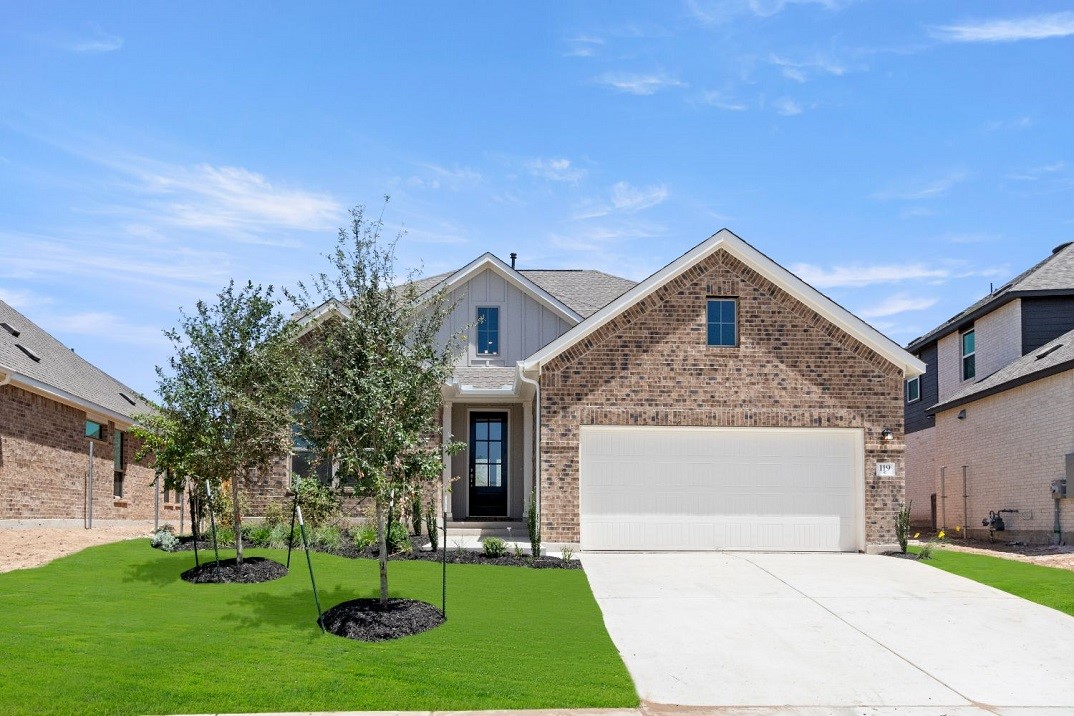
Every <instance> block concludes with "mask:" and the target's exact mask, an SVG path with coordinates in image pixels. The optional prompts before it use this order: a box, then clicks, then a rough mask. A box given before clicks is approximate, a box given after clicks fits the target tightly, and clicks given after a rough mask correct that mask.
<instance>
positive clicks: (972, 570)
mask: <svg viewBox="0 0 1074 716" xmlns="http://www.w3.org/2000/svg"><path fill="white" fill-rule="evenodd" d="M911 551H913V552H919V551H920V549H919V548H916V547H915V548H911ZM922 562H923V563H924V564H928V565H931V566H933V567H936V568H937V569H942V570H944V571H946V572H951V573H952V574H957V575H959V576H962V577H967V578H968V579H972V580H974V581H975V582H980V583H981V584H987V585H989V586H991V587H995V588H996V589H1002V590H1003V591H1004V592H1009V593H1010V594H1014V595H1016V596H1019V597H1022V598H1023V599H1028V600H1029V601H1031V602H1036V603H1037V604H1043V605H1044V606H1046V607H1052V608H1053V609H1058V610H1059V611H1061V612H1065V613H1066V614H1069V615H1071V616H1074V572H1072V571H1070V570H1069V569H1057V568H1055V567H1041V566H1039V565H1036V564H1029V563H1027V562H1016V561H1014V560H1013V559H1002V558H1000V557H988V556H986V555H981V554H968V553H966V552H952V551H948V550H944V549H938V550H936V551H934V552H933V553H932V559H926V560H922Z"/></svg>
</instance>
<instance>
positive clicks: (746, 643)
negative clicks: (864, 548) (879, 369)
mask: <svg viewBox="0 0 1074 716" xmlns="http://www.w3.org/2000/svg"><path fill="white" fill-rule="evenodd" d="M582 561H583V563H584V565H585V567H586V572H587V573H588V575H589V581H590V584H591V585H592V587H593V593H594V594H595V595H596V598H597V602H598V603H599V604H600V607H601V610H602V611H603V613H604V620H605V623H606V625H607V627H608V631H609V632H610V634H611V636H612V639H613V640H614V641H615V644H616V646H617V647H618V648H619V651H620V653H621V654H622V655H623V659H624V660H625V661H626V664H627V668H628V669H629V670H630V673H631V675H632V676H633V678H634V682H635V685H636V686H637V689H638V693H639V694H640V696H641V698H642V699H643V701H645V702H650V703H652V706H650V708H651V709H656V710H657V712H659V709H661V707H659V706H657V704H683V705H692V706H707V707H710V708H708V709H707V710H706V712H710V713H722V714H749V715H751V716H753V715H755V714H769V713H781V714H782V713H787V714H798V715H799V716H806V715H808V716H813V715H814V714H821V713H824V714H829V713H834V714H848V715H849V714H863V715H869V716H880V715H881V714H885V715H886V714H896V713H897V714H914V715H915V716H916V715H917V714H921V715H922V716H924V714H937V715H938V714H948V716H968V715H969V714H1008V715H1011V716H1013V715H1014V714H1019V715H1021V714H1025V715H1028V714H1038V713H1040V714H1044V713H1050V714H1058V713H1074V688H1071V684H1074V618H1071V617H1069V616H1066V615H1065V614H1062V613H1060V612H1057V611H1055V610H1052V609H1048V608H1046V607H1042V606H1039V605H1036V604H1033V603H1031V602H1027V601H1025V600H1022V599H1019V598H1017V597H1013V596H1011V595H1009V594H1006V593H1004V592H1000V591H998V590H995V589H992V588H990V587H986V586H983V585H981V584H978V583H976V582H972V581H970V580H967V579H963V578H961V577H956V576H954V575H951V574H948V573H946V572H942V571H940V570H938V569H934V568H932V567H929V566H927V565H924V564H920V563H916V562H912V561H906V560H899V559H892V558H890V557H876V556H867V555H857V554H746V553H737V554H731V553H700V554H684V553H674V554H599V553H587V554H584V555H583V556H582ZM714 706H723V707H728V708H722V709H719V710H714V709H712V708H711V707H714Z"/></svg>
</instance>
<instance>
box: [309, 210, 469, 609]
mask: <svg viewBox="0 0 1074 716" xmlns="http://www.w3.org/2000/svg"><path fill="white" fill-rule="evenodd" d="M382 229H383V221H382V220H381V219H377V220H375V221H371V220H369V219H367V218H366V216H365V212H364V209H362V208H361V207H359V208H356V209H354V210H353V211H352V212H351V224H350V226H349V227H348V228H347V229H341V230H340V233H339V240H338V242H337V244H336V247H335V250H334V251H333V252H332V253H330V254H329V256H328V258H329V260H330V262H331V264H332V268H333V269H334V275H332V276H329V275H328V274H326V273H321V274H319V275H317V276H315V277H314V278H313V279H312V281H311V283H310V285H309V286H307V285H304V284H299V286H298V289H297V291H296V292H295V293H293V294H289V296H290V298H291V300H292V302H293V303H294V304H295V307H296V308H297V309H298V310H299V311H300V312H302V313H305V314H308V313H310V312H312V311H313V310H314V309H316V308H318V307H321V306H324V305H326V304H328V305H331V306H335V307H336V308H337V309H338V310H336V311H335V312H333V313H330V314H329V317H328V318H326V319H325V320H323V321H321V322H320V323H319V324H318V325H317V328H316V338H315V340H312V341H310V350H309V353H308V356H309V360H308V362H307V365H306V367H305V371H304V372H305V375H306V376H307V377H308V381H307V383H306V385H305V388H306V390H305V395H304V397H303V400H302V401H301V403H300V404H301V405H302V407H303V410H302V414H301V416H300V419H299V430H300V432H301V435H302V437H303V439H305V440H307V441H308V442H309V443H310V444H311V445H312V446H314V447H315V448H316V450H317V451H318V452H319V453H320V454H322V455H325V456H327V457H328V458H330V459H332V460H333V462H334V463H335V464H336V465H337V466H338V471H337V474H338V475H339V476H340V479H341V481H342V482H343V484H351V485H354V486H355V487H356V488H357V491H358V492H360V493H361V494H363V495H367V496H369V497H370V498H371V499H372V501H373V505H374V515H375V524H376V529H377V540H378V544H379V552H380V602H381V605H382V606H386V605H387V603H388V548H389V544H388V543H389V535H388V524H387V522H388V514H387V513H388V511H389V509H390V508H391V506H392V503H393V500H394V498H396V497H398V496H405V495H410V494H413V493H414V492H415V491H417V490H420V488H421V486H423V485H424V484H426V483H428V482H431V481H433V480H435V479H437V478H438V477H439V476H440V475H441V473H442V471H443V449H442V448H441V446H440V445H439V444H436V443H434V442H432V441H430V440H429V439H428V437H429V436H430V435H434V434H436V433H437V432H438V430H439V429H440V427H441V426H440V424H439V422H438V421H437V411H438V409H439V408H440V407H441V405H442V403H443V395H442V393H441V387H442V386H443V384H444V382H445V381H446V380H447V379H448V378H449V377H450V376H451V373H452V370H453V367H454V362H455V356H456V354H457V352H458V350H459V345H460V340H459V336H452V337H451V338H450V339H448V340H446V341H445V340H444V339H443V337H442V336H440V331H441V328H442V327H443V325H444V321H445V320H446V318H447V316H448V315H449V313H450V310H451V308H452V306H451V305H450V304H449V303H448V301H447V296H446V294H445V293H444V292H440V293H438V294H435V295H432V296H422V295H419V293H418V291H417V290H416V288H415V287H414V284H413V282H410V281H399V280H398V279H397V276H396V272H395V244H394V242H389V243H385V242H384V241H383V240H382V238H381V231H382ZM445 447H447V448H448V449H450V446H445ZM456 449H457V448H456ZM404 531H405V530H404Z"/></svg>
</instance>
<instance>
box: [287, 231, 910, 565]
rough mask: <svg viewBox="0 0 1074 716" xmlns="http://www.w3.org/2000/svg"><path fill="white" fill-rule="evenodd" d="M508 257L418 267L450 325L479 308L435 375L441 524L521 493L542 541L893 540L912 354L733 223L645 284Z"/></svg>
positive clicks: (834, 543)
mask: <svg viewBox="0 0 1074 716" xmlns="http://www.w3.org/2000/svg"><path fill="white" fill-rule="evenodd" d="M513 264H514V259H513V258H512V262H511V264H507V263H505V262H504V261H502V260H500V259H499V258H497V257H496V256H493V255H492V254H484V255H483V256H480V257H478V258H477V259H475V260H474V261H472V262H470V263H469V264H467V265H466V266H463V267H462V268H460V269H458V270H457V271H454V272H451V273H448V274H442V275H439V276H434V277H431V278H429V279H426V280H424V281H423V282H422V283H421V284H420V285H419V289H420V290H422V291H429V292H432V291H440V290H443V291H445V292H447V294H448V296H449V300H450V301H452V302H453V303H454V304H455V310H454V313H453V314H452V315H451V316H450V318H449V319H448V321H447V323H446V325H445V327H444V336H445V339H446V336H447V335H448V334H450V333H452V332H454V331H456V330H458V329H459V328H462V327H466V326H473V327H472V328H471V329H470V330H469V332H468V337H467V343H466V348H465V351H464V352H463V353H462V354H461V355H460V356H459V359H458V364H457V367H456V370H455V372H454V375H453V377H452V378H451V379H450V380H449V381H448V382H447V384H446V385H444V387H443V390H444V407H443V412H442V425H443V435H444V437H454V439H456V440H461V441H464V442H465V443H466V445H467V449H466V450H464V451H463V452H461V453H459V454H457V455H455V456H453V457H452V458H451V459H450V460H449V461H447V464H446V465H445V469H444V476H443V477H444V481H445V483H452V487H451V490H450V495H449V497H448V498H447V505H446V507H447V510H448V512H449V517H448V519H449V521H450V523H451V524H453V525H466V524H472V523H477V524H487V523H491V522H493V521H495V520H509V521H510V520H520V519H521V518H522V516H523V514H524V510H525V507H526V505H527V503H528V501H529V499H530V496H531V494H533V495H535V496H536V499H537V504H538V508H539V512H540V521H541V524H542V537H543V539H544V540H545V541H546V542H558V543H574V544H579V545H580V546H581V548H582V549H585V550H618V549H624V550H633V549H649V550H651V549H668V550H680V549H683V550H685V549H695V550H711V549H765V550H830V551H840V550H842V551H854V550H864V549H867V548H868V549H873V550H875V549H881V548H883V547H884V546H885V545H889V544H891V543H894V542H895V535H894V521H895V515H896V512H897V511H898V509H899V507H900V506H901V505H902V503H903V499H904V494H903V493H904V487H903V472H902V467H903V440H902V435H903V430H902V420H903V413H902V389H903V381H904V379H906V378H913V377H916V376H918V375H920V374H921V373H922V372H923V370H924V364H923V363H921V361H919V360H918V359H916V358H914V357H913V356H912V355H910V354H909V353H907V352H906V351H904V350H903V349H902V348H901V347H899V346H898V345H896V344H895V343H893V342H892V341H890V340H889V339H888V338H886V337H885V336H883V335H881V334H880V333H879V332H877V331H876V330H875V329H873V328H871V327H870V326H869V325H867V324H866V323H864V322H863V321H861V320H860V319H858V318H857V317H855V316H854V315H852V314H851V313H849V312H848V311H846V310H845V309H843V308H842V307H840V306H838V305H837V304H835V303H834V302H832V301H831V300H830V299H828V298H826V297H825V296H823V295H822V294H820V293H819V292H817V291H816V290H815V289H813V288H811V287H810V286H808V285H806V284H805V283H804V282H803V281H802V280H801V279H799V278H798V277H796V276H795V275H793V274H792V273H790V272H789V271H787V270H786V269H784V268H782V267H781V266H779V265H778V264H776V263H775V262H774V261H772V260H771V259H770V258H768V257H767V256H765V255H764V254H762V253H761V252H759V251H758V250H757V249H755V248H753V247H752V246H750V245H749V244H747V243H746V242H745V241H743V240H742V239H740V238H738V237H737V236H735V235H734V234H732V233H731V232H730V231H727V230H723V231H720V232H719V233H717V234H715V235H714V236H712V237H711V238H709V239H708V240H707V241H705V242H703V243H701V244H699V245H698V246H696V247H694V248H693V249H691V250H690V251H689V252H687V253H686V254H685V255H683V256H681V257H679V258H678V259H676V260H675V261H673V262H672V263H670V264H668V265H667V266H665V267H664V268H662V269H660V270H659V271H657V272H656V273H654V274H653V275H651V276H650V277H648V278H647V279H645V280H644V281H642V282H641V283H634V282H633V281H628V280H626V279H621V278H617V277H615V276H611V275H609V274H606V273H602V272H599V271H537V270H529V269H525V268H516V267H515V266H514V265H513ZM309 320H316V316H311V317H309ZM296 457H297V458H298V461H299V463H300V464H305V459H304V457H303V456H302V455H301V451H299V454H298V455H297V456H296Z"/></svg>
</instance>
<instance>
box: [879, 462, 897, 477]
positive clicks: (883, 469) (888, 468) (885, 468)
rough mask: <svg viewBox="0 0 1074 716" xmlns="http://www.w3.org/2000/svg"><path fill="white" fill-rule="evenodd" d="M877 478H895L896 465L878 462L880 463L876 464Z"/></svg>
mask: <svg viewBox="0 0 1074 716" xmlns="http://www.w3.org/2000/svg"><path fill="white" fill-rule="evenodd" d="M876 476H877V477H895V463H893V462H878V463H876Z"/></svg>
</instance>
